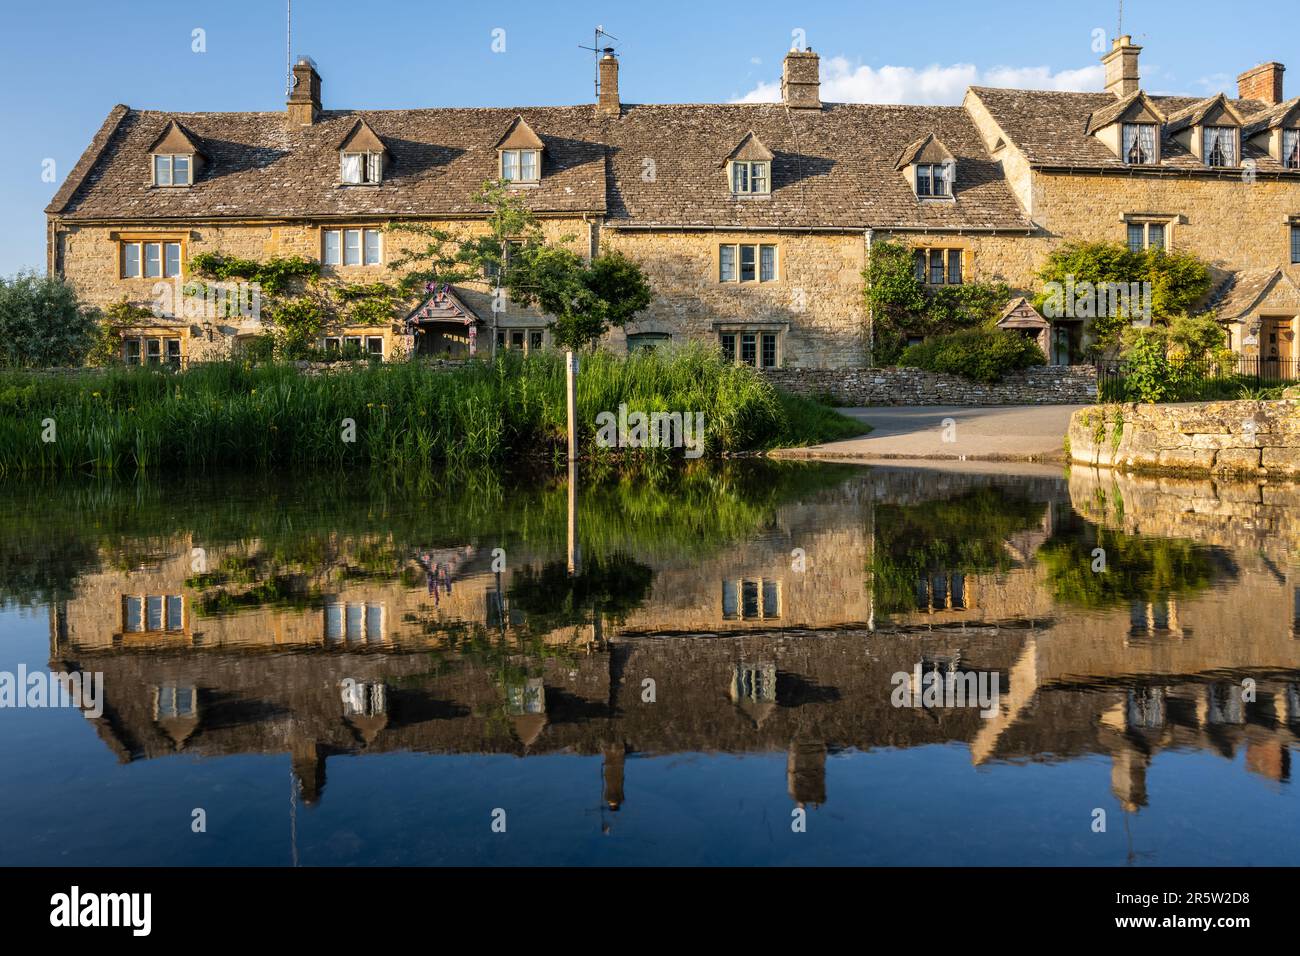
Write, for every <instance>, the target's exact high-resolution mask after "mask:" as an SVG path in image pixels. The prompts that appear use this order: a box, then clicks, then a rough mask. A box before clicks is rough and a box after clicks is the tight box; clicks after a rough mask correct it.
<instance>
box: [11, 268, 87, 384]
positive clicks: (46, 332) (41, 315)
mask: <svg viewBox="0 0 1300 956" xmlns="http://www.w3.org/2000/svg"><path fill="white" fill-rule="evenodd" d="M97 319H98V313H97V311H96V310H95V309H93V308H90V307H87V306H83V305H82V304H81V303H80V302H79V301H78V299H77V294H76V292H75V291H74V290H73V288H72V286H71V285H69V284H68V283H66V282H64V281H63V280H62V279H60V278H58V277H56V276H42V275H37V274H36V273H34V272H20V273H19V274H18V275H16V276H14V277H13V278H11V279H4V278H0V365H5V366H9V367H11V368H12V367H22V368H46V367H49V366H56V365H80V364H81V363H82V362H83V361H85V358H86V355H87V353H88V352H90V350H91V348H92V347H93V346H94V344H95V341H96V338H97V337H98V334H99V331H98V326H97Z"/></svg>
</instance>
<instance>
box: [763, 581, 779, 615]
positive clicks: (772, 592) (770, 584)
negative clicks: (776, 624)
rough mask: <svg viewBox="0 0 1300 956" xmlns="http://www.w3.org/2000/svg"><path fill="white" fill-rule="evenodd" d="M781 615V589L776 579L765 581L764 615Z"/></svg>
mask: <svg viewBox="0 0 1300 956" xmlns="http://www.w3.org/2000/svg"><path fill="white" fill-rule="evenodd" d="M780 616H781V590H780V585H779V584H777V583H776V582H775V581H764V582H763V617H780Z"/></svg>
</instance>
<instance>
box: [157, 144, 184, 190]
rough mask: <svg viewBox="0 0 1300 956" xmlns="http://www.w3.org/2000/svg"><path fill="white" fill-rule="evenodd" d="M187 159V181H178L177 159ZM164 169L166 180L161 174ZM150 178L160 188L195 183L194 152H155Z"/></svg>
mask: <svg viewBox="0 0 1300 956" xmlns="http://www.w3.org/2000/svg"><path fill="white" fill-rule="evenodd" d="M178 159H182V160H184V161H185V181H184V182H177V179H176V160H178ZM162 170H166V179H167V181H166V182H163V177H162V175H160V172H161V171H162ZM150 178H151V179H152V180H153V185H154V186H157V187H160V188H167V189H170V188H172V187H185V186H192V185H194V154H193V153H154V154H153V162H152V164H151V166H150Z"/></svg>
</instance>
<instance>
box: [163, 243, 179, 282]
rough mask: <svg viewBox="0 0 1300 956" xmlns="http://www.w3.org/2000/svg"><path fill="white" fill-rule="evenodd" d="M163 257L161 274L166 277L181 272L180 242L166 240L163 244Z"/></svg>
mask: <svg viewBox="0 0 1300 956" xmlns="http://www.w3.org/2000/svg"><path fill="white" fill-rule="evenodd" d="M163 249H164V252H165V257H164V259H163V275H164V276H166V277H167V278H169V279H170V278H172V277H173V276H178V275H180V274H181V244H180V243H179V242H168V243H165V244H164V245H163Z"/></svg>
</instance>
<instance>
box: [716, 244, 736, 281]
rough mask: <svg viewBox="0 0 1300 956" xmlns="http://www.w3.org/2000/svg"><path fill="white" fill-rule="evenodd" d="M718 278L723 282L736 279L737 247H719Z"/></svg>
mask: <svg viewBox="0 0 1300 956" xmlns="http://www.w3.org/2000/svg"><path fill="white" fill-rule="evenodd" d="M718 278H719V279H721V280H722V281H723V282H734V281H736V247H735V246H720V247H719V248H718Z"/></svg>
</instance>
